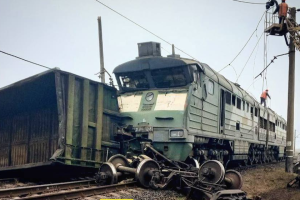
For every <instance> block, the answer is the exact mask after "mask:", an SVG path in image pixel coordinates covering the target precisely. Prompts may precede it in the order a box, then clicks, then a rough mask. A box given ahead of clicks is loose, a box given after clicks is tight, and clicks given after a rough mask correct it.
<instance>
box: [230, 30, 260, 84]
mask: <svg viewBox="0 0 300 200" xmlns="http://www.w3.org/2000/svg"><path fill="white" fill-rule="evenodd" d="M263 34H264V32H262V34H261V36H260V38H259V40H258V41H257V43H256V45H255V47H254V48H253V50H252V52H251V54H250V56H249V58H248V60H247V62H246V64H245V65H244V67H243V69H242V71H241V73H240V74H239V76H238V78H237V79H236V82H238V80H239V78H240V76H241V75H242V73H243V71H244V69H245V67H246V66H247V64H248V62H249V60H250V58H251V57H252V54H253V52H254V51H255V49H256V47H257V45H258V43H259V41H260V39H261V37H262V36H263Z"/></svg>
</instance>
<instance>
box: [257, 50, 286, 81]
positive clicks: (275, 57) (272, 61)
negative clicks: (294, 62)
mask: <svg viewBox="0 0 300 200" xmlns="http://www.w3.org/2000/svg"><path fill="white" fill-rule="evenodd" d="M288 54H290V53H284V54H280V55H277V56H274V58H273V59H272V60H271V61H270V63H269V64H268V65H267V67H265V68H264V69H263V70H262V71H261V72H260V73H259V74H258V75H257V76H256V77H255V78H254V79H256V78H257V77H259V76H261V75H262V73H263V72H264V71H265V70H266V69H267V68H268V67H269V66H270V65H271V64H272V63H274V60H276V59H277V58H278V57H280V56H285V55H288Z"/></svg>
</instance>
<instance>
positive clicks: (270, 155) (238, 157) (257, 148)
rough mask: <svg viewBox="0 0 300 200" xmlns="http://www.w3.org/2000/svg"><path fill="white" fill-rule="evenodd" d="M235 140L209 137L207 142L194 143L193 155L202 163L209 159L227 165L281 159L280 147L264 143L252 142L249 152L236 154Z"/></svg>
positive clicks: (250, 163) (260, 162)
mask: <svg viewBox="0 0 300 200" xmlns="http://www.w3.org/2000/svg"><path fill="white" fill-rule="evenodd" d="M233 142H234V141H228V140H218V139H209V142H208V143H206V144H194V149H193V157H194V158H195V159H196V160H197V161H198V162H199V163H200V164H202V163H204V162H205V161H207V160H218V161H220V162H221V163H223V165H224V166H225V167H228V165H230V164H238V165H245V166H246V165H253V164H262V163H268V162H275V161H281V160H282V159H283V158H284V157H283V156H281V157H280V156H279V155H280V154H279V147H277V146H269V147H268V148H267V149H266V146H265V145H262V144H250V148H249V151H248V154H236V153H235V152H234V149H233V148H232V146H233V145H232V143H233Z"/></svg>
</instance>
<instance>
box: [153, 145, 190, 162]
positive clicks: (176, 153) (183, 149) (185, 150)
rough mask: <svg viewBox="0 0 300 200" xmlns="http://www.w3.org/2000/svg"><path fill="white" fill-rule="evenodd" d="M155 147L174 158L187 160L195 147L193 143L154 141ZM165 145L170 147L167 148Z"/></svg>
mask: <svg viewBox="0 0 300 200" xmlns="http://www.w3.org/2000/svg"><path fill="white" fill-rule="evenodd" d="M153 147H154V148H155V149H156V150H158V151H160V152H163V154H164V155H165V156H167V157H168V158H170V159H172V160H178V161H185V160H186V158H187V156H188V155H189V154H190V152H191V151H192V149H193V144H192V143H158V142H156V143H153ZM165 147H168V148H167V149H166V148H165Z"/></svg>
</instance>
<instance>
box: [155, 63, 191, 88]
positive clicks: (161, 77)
mask: <svg viewBox="0 0 300 200" xmlns="http://www.w3.org/2000/svg"><path fill="white" fill-rule="evenodd" d="M151 76H152V79H153V82H154V85H155V87H157V88H169V87H180V86H185V85H186V84H187V80H186V78H185V76H184V70H183V68H182V67H175V68H171V69H157V70H152V71H151Z"/></svg>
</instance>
